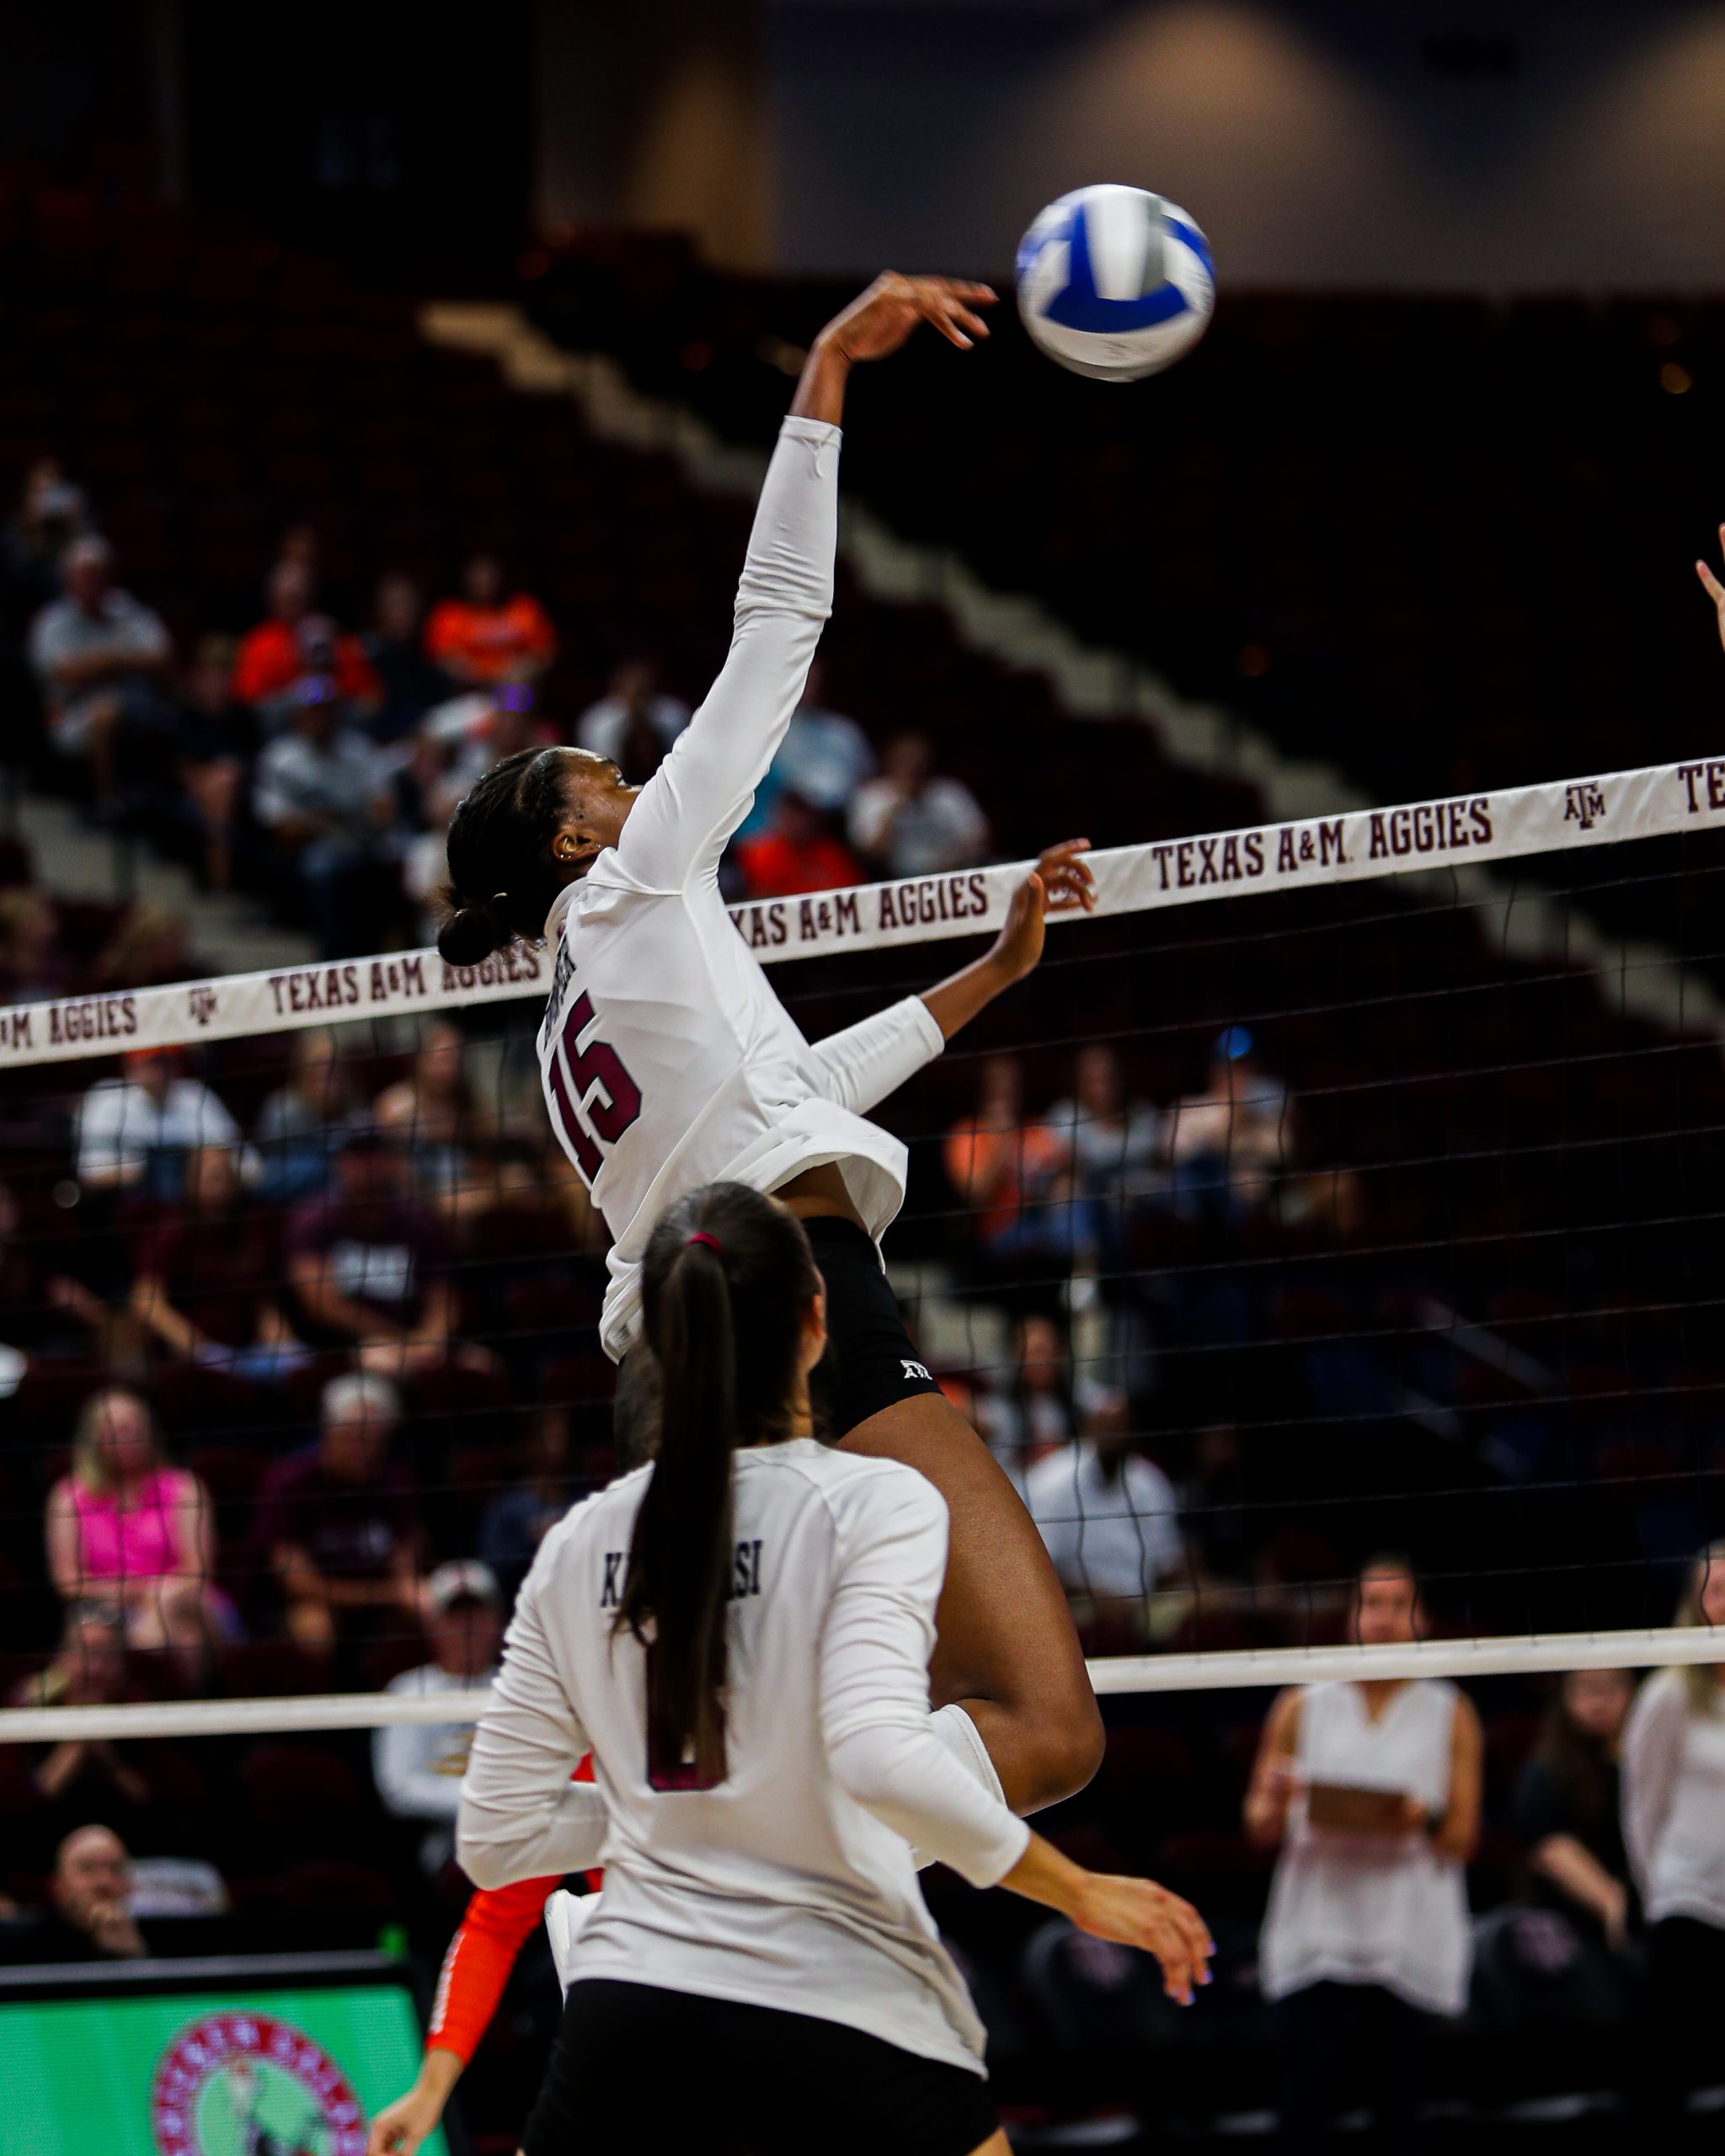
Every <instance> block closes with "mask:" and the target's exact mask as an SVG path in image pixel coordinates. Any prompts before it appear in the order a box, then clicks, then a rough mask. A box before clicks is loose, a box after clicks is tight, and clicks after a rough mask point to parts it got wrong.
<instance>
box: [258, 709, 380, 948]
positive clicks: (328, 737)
mask: <svg viewBox="0 0 1725 2156" xmlns="http://www.w3.org/2000/svg"><path fill="white" fill-rule="evenodd" d="M301 686H302V689H303V691H304V692H305V694H304V700H303V701H299V702H296V706H295V710H294V716H293V719H292V723H291V725H290V726H289V727H288V728H287V729H286V731H285V732H284V733H281V734H278V735H277V736H276V738H275V739H274V740H273V741H271V742H270V744H269V746H268V747H267V748H266V749H265V750H264V753H263V755H261V756H260V757H259V760H258V768H257V777H256V783H255V786H254V792H253V809H254V813H255V814H256V816H257V819H258V821H259V824H260V825H262V826H263V828H264V830H265V831H267V832H268V833H269V835H270V838H271V839H272V840H273V841H274V842H275V846H276V847H277V849H278V850H279V852H280V857H281V859H282V862H284V864H285V865H286V869H287V871H288V874H289V878H290V881H291V883H292V884H293V886H294V887H295V888H296V890H297V893H298V895H299V899H300V901H301V903H302V905H303V907H304V909H305V912H306V915H307V918H308V919H309V920H310V921H311V924H312V930H313V931H314V933H315V934H316V936H317V938H318V950H319V953H320V955H321V956H322V957H323V958H344V957H346V956H348V955H350V953H353V952H355V951H356V950H361V951H362V950H365V949H366V948H368V947H370V946H371V942H372V940H373V939H374V938H375V937H377V935H378V933H379V931H380V915H381V913H382V910H383V903H384V902H383V900H382V885H383V882H384V879H385V878H386V875H387V843H386V841H387V834H388V831H389V827H390V825H391V824H392V823H393V821H394V818H395V797H394V794H393V792H392V790H391V787H390V782H389V774H388V771H387V770H386V768H385V767H384V766H383V764H382V760H380V758H379V755H378V753H377V750H375V749H374V748H373V747H372V745H371V743H370V742H369V741H368V740H367V739H366V736H365V735H364V734H362V733H361V732H360V730H359V728H357V727H355V726H353V725H350V724H348V723H345V722H344V718H343V716H342V707H341V706H340V704H339V703H338V702H336V701H335V700H334V698H333V697H332V696H330V695H328V692H327V691H328V685H327V683H324V682H320V681H318V680H308V681H307V682H305V683H303V684H302V685H301Z"/></svg>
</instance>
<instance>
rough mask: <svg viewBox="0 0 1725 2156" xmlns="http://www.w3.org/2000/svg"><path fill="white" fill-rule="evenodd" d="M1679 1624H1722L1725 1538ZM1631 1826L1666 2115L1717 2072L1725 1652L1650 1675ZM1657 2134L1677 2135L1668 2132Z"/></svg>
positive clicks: (1723, 1927) (1632, 1768)
mask: <svg viewBox="0 0 1725 2156" xmlns="http://www.w3.org/2000/svg"><path fill="white" fill-rule="evenodd" d="M1674 1622H1675V1623H1677V1624H1678V1625H1686V1626H1697V1625H1712V1626H1715V1627H1725V1542H1715V1543H1713V1544H1712V1545H1710V1546H1709V1547H1708V1548H1707V1549H1706V1550H1703V1551H1702V1552H1701V1556H1699V1557H1698V1558H1697V1559H1696V1562H1695V1564H1694V1566H1693V1567H1692V1568H1691V1571H1690V1577H1689V1580H1688V1582H1687V1583H1686V1584H1685V1588H1684V1592H1683V1598H1682V1599H1681V1601H1680V1603H1679V1604H1678V1608H1677V1614H1676V1617H1675V1620H1674ZM1623 1838H1624V1841H1625V1843H1626V1845H1627V1848H1628V1851H1629V1861H1630V1866H1631V1869H1632V1874H1633V1876H1634V1879H1635V1883H1636V1886H1637V1889H1638V1890H1639V1892H1640V1894H1641V1900H1642V1908H1643V1909H1644V1910H1645V1911H1646V1913H1647V1923H1648V1965H1649V1977H1650V1980H1651V1985H1652V1992H1653V2027H1654V2031H1655V2058H1656V2062H1657V2069H1658V2070H1657V2073H1656V2074H1655V2076H1654V2084H1655V2086H1654V2092H1653V2100H1654V2104H1655V2106H1656V2109H1657V2111H1658V2115H1659V2123H1660V2125H1661V2126H1662V2127H1669V2122H1670V2120H1671V2117H1672V2116H1673V2115H1674V2114H1675V2113H1676V2112H1678V2111H1680V2110H1681V2109H1682V2106H1683V2098H1684V2095H1685V2091H1687V2090H1689V2089H1693V2088H1694V2087H1696V2084H1698V2083H1699V2082H1700V2081H1701V2080H1702V2079H1704V2078H1705V2079H1709V2080H1711V2079H1715V2078H1716V2073H1715V2069H1716V2068H1717V2059H1718V2024H1719V2006H1720V2002H1721V2000H1725V1661H1720V1662H1691V1663H1690V1664H1688V1665H1687V1666H1686V1667H1685V1668H1674V1669H1662V1670H1660V1671H1659V1672H1658V1674H1657V1675H1655V1676H1653V1677H1650V1678H1648V1681H1647V1683H1646V1684H1644V1685H1643V1686H1642V1689H1641V1693H1640V1695H1639V1696H1638V1697H1637V1700H1636V1702H1635V1705H1634V1706H1633V1707H1632V1709H1631V1710H1630V1716H1629V1720H1628V1722H1627V1724H1626V1726H1625V1729H1624V1732H1623ZM1649 2145H1650V2146H1654V2145H1665V2146H1669V2145H1671V2144H1670V2143H1669V2141H1668V2140H1666V2139H1665V2137H1664V2133H1663V2132H1662V2133H1661V2134H1660V2135H1659V2136H1658V2137H1657V2139H1656V2140H1654V2141H1652V2142H1650V2143H1649Z"/></svg>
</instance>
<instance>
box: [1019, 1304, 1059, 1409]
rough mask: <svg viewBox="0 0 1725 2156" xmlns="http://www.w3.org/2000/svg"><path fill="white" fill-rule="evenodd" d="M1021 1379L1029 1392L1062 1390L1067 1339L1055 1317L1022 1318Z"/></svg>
mask: <svg viewBox="0 0 1725 2156" xmlns="http://www.w3.org/2000/svg"><path fill="white" fill-rule="evenodd" d="M1016 1350H1017V1364H1018V1382H1019V1383H1020V1385H1023V1388H1024V1390H1025V1391H1026V1392H1058V1391H1059V1390H1060V1384H1061V1380H1063V1379H1064V1377H1065V1371H1066V1348H1065V1342H1064V1341H1063V1340H1062V1339H1061V1337H1060V1327H1059V1326H1057V1325H1056V1324H1055V1321H1054V1320H1053V1319H1052V1318H1049V1317H1027V1318H1021V1319H1020V1320H1019V1321H1018V1334H1017V1342H1016Z"/></svg>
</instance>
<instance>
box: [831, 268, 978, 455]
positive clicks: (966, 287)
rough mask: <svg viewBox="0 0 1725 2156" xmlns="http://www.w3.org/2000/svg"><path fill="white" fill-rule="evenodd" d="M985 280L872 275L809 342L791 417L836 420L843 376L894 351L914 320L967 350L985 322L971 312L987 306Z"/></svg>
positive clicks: (895, 273)
mask: <svg viewBox="0 0 1725 2156" xmlns="http://www.w3.org/2000/svg"><path fill="white" fill-rule="evenodd" d="M994 303H995V293H994V291H993V290H992V289H991V287H990V286H987V285H976V284H971V283H969V281H968V280H965V279H964V278H962V277H902V276H900V275H899V273H898V271H897V270H886V271H884V273H883V274H882V275H880V276H879V277H877V278H876V279H875V280H874V282H873V284H872V285H871V286H869V287H868V291H866V292H864V293H863V295H862V296H861V297H860V298H857V299H854V300H852V302H851V304H850V305H849V306H848V307H846V308H845V310H844V312H842V313H841V314H836V315H835V316H834V317H833V318H832V320H831V321H830V322H829V323H827V325H826V327H825V329H823V330H822V331H821V333H820V335H819V336H818V337H817V338H816V339H815V340H814V344H812V345H811V346H810V348H809V360H808V364H807V366H804V369H803V378H802V380H801V381H800V382H798V384H797V394H796V397H795V398H794V399H793V402H792V404H791V415H792V417H793V419H820V420H824V421H825V422H826V424H828V425H830V426H836V425H837V424H838V423H839V419H840V417H841V414H842V413H843V410H844V403H845V378H846V376H847V375H848V374H849V372H850V371H851V369H852V367H853V366H857V364H859V363H860V362H862V361H864V360H884V359H886V358H888V357H889V356H890V355H891V354H893V353H894V352H896V351H897V350H899V348H900V345H902V344H904V343H905V340H906V339H908V338H909V336H910V334H911V331H912V330H913V329H915V328H916V325H917V323H920V322H927V323H931V324H932V326H933V327H934V328H936V329H937V330H938V331H939V332H940V334H941V335H942V336H943V337H944V338H945V339H947V341H948V344H956V345H958V346H959V348H960V350H964V351H969V349H970V347H971V346H972V345H973V344H975V342H976V340H977V339H978V338H979V337H986V336H987V334H988V324H987V323H985V321H984V320H983V318H982V317H981V316H980V314H979V313H978V312H976V310H977V308H978V307H992V306H993V305H994Z"/></svg>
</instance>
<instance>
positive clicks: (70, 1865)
mask: <svg viewBox="0 0 1725 2156" xmlns="http://www.w3.org/2000/svg"><path fill="white" fill-rule="evenodd" d="M131 1886H132V1876H131V1856H130V1855H129V1854H128V1853H127V1850H126V1844H125V1843H124V1842H122V1841H121V1840H120V1837H119V1835H118V1834H116V1833H115V1832H114V1830H113V1828H110V1827H80V1828H77V1831H76V1832H75V1833H70V1834H68V1835H67V1837H66V1839H65V1840H64V1841H63V1842H61V1844H60V1848H59V1851H58V1853H57V1854H56V1857H55V1860H54V1873H53V1876H52V1878H51V1880H50V1881H49V1882H48V1895H49V1899H50V1902H51V1904H52V1907H53V1916H52V1918H51V1920H50V1921H49V1922H48V1923H47V1924H44V1925H42V1926H41V1927H40V1929H38V1930H36V1931H35V1933H34V1934H33V1935H32V1940H31V1945H32V1947H33V1950H34V1957H35V1959H36V1960H38V1961H142V1960H143V1959H144V1958H145V1957H146V1956H147V1955H148V1953H149V1951H150V1949H149V1946H148V1944H147V1941H146V1940H145V1938H144V1935H143V1933H142V1931H141V1930H140V1929H138V1925H137V1923H136V1919H134V1917H133V1915H132V1913H131Z"/></svg>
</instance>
